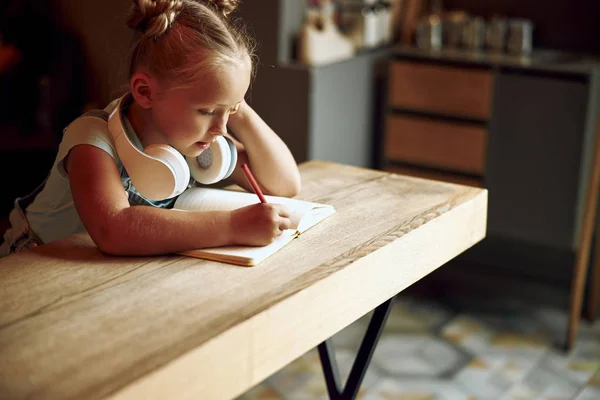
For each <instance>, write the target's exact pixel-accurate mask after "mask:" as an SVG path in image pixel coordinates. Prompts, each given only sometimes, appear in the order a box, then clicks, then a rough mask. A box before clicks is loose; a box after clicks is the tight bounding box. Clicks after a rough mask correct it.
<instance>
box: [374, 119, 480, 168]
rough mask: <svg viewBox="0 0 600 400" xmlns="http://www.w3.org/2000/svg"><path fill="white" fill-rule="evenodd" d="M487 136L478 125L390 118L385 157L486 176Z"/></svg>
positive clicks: (388, 120)
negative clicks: (484, 174)
mask: <svg viewBox="0 0 600 400" xmlns="http://www.w3.org/2000/svg"><path fill="white" fill-rule="evenodd" d="M487 143H488V133H487V131H486V130H485V129H484V128H482V127H479V126H475V125H471V124H466V123H455V122H441V121H436V120H429V119H423V118H415V117H408V116H396V115H390V116H388V119H387V127H386V137H385V156H386V158H387V159H388V160H392V161H399V162H403V163H409V164H413V165H422V166H428V167H434V168H439V169H445V170H449V171H457V172H465V173H469V174H475V175H483V173H484V169H485V160H486V152H487Z"/></svg>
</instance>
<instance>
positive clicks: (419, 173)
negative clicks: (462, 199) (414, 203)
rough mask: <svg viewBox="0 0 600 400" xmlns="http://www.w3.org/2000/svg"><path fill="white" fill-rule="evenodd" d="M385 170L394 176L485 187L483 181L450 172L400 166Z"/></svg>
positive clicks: (389, 166) (388, 167)
mask: <svg viewBox="0 0 600 400" xmlns="http://www.w3.org/2000/svg"><path fill="white" fill-rule="evenodd" d="M384 170H385V171H387V172H392V173H394V174H400V175H407V176H414V177H417V178H423V179H431V180H434V181H443V182H450V183H456V184H459V185H465V186H474V187H483V181H482V179H478V178H475V177H470V176H465V175H457V174H453V173H450V172H442V171H432V170H428V169H423V168H417V167H407V166H400V165H388V166H386V167H385V168H384Z"/></svg>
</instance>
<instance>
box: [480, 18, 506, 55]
mask: <svg viewBox="0 0 600 400" xmlns="http://www.w3.org/2000/svg"><path fill="white" fill-rule="evenodd" d="M507 31H508V21H507V20H506V19H502V18H492V19H491V20H490V21H489V22H488V23H487V26H486V29H485V45H486V47H487V48H488V49H489V50H490V51H492V52H494V53H501V52H504V50H505V49H506V36H507Z"/></svg>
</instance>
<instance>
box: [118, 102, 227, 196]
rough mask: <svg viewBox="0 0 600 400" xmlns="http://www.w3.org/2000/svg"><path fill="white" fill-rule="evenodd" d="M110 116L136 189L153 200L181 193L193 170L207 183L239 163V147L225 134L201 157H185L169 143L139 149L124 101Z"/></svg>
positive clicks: (194, 176)
mask: <svg viewBox="0 0 600 400" xmlns="http://www.w3.org/2000/svg"><path fill="white" fill-rule="evenodd" d="M127 95H128V94H125V95H124V96H123V97H121V98H120V99H119V101H118V102H117V105H116V107H115V109H114V110H113V111H112V112H111V113H110V115H109V117H108V130H109V131H110V133H111V135H112V137H113V139H114V144H115V147H116V150H117V153H118V154H119V158H120V159H121V162H122V163H123V166H124V167H125V169H126V170H127V173H128V174H129V177H130V178H131V183H132V184H133V186H134V187H135V188H136V190H137V191H138V192H139V193H140V194H141V195H142V196H144V197H146V198H147V199H150V200H164V199H168V198H171V197H174V196H177V195H179V194H181V193H182V192H183V191H184V190H185V189H186V188H187V187H188V184H189V183H190V174H191V176H192V177H193V178H194V179H195V180H196V181H198V182H200V183H202V184H206V185H210V184H212V183H216V182H218V181H220V180H223V179H226V178H228V177H229V176H230V175H231V173H232V172H233V170H234V168H235V165H236V163H237V149H236V148H235V145H234V144H233V142H232V141H231V140H230V139H228V138H226V137H225V136H218V137H217V140H216V141H215V142H214V143H212V144H211V145H210V147H209V148H208V149H206V150H204V151H203V152H202V154H200V155H199V156H198V157H196V158H193V157H187V156H186V157H184V156H183V155H182V154H181V153H179V152H178V151H177V150H175V149H174V148H173V147H171V146H169V145H166V144H153V145H150V146H147V147H146V148H144V151H140V150H139V149H138V148H137V147H135V146H134V144H133V143H132V142H131V140H130V139H129V137H128V136H127V134H126V133H125V129H124V127H123V118H122V115H121V108H122V101H123V99H124V98H125V96H127Z"/></svg>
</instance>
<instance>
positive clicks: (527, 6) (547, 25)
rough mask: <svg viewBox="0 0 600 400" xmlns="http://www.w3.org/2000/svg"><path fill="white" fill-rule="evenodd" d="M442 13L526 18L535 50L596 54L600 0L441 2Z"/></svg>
mask: <svg viewBox="0 0 600 400" xmlns="http://www.w3.org/2000/svg"><path fill="white" fill-rule="evenodd" d="M444 9H446V10H451V9H452V10H453V9H462V10H466V11H468V12H470V13H472V14H476V15H481V16H483V17H486V18H489V17H491V16H492V15H495V14H498V15H503V16H507V17H524V18H529V19H531V20H533V21H534V23H535V31H534V44H535V45H536V46H539V47H546V48H552V49H557V50H565V51H574V52H584V53H593V54H600V22H599V21H600V0H552V1H550V0H485V1H482V0H444Z"/></svg>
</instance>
